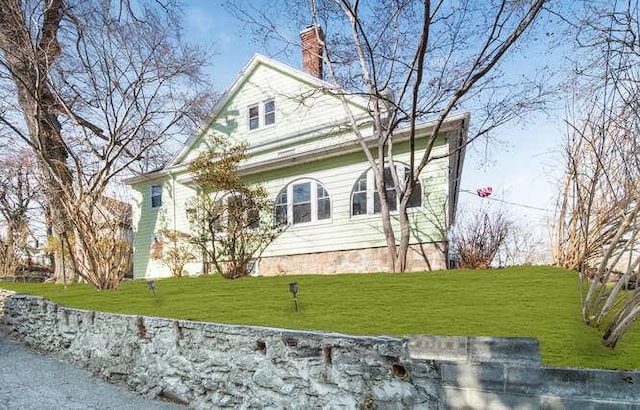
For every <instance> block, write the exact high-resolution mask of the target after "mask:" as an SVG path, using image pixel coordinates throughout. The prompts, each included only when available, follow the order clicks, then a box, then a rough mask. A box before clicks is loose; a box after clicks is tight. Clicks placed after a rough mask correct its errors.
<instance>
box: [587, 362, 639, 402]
mask: <svg viewBox="0 0 640 410" xmlns="http://www.w3.org/2000/svg"><path fill="white" fill-rule="evenodd" d="M588 372H589V382H588V384H589V397H593V398H596V399H603V398H606V399H608V400H621V401H628V402H631V403H640V372H637V371H636V372H623V371H613V370H596V369H592V370H589V371H588Z"/></svg>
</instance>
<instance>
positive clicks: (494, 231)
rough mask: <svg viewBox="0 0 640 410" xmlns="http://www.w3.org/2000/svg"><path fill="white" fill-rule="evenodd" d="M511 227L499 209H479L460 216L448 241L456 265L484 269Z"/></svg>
mask: <svg viewBox="0 0 640 410" xmlns="http://www.w3.org/2000/svg"><path fill="white" fill-rule="evenodd" d="M512 230H513V222H512V221H511V220H510V219H509V218H508V217H507V215H506V214H505V213H504V212H503V211H502V210H501V209H497V210H492V209H490V208H481V209H479V210H478V211H477V212H474V213H473V215H469V214H467V215H463V217H462V218H460V219H459V221H458V223H457V225H456V227H455V229H454V232H453V235H452V240H451V242H452V245H451V252H452V254H453V255H454V257H455V259H456V261H457V265H458V266H457V267H459V268H463V269H487V268H488V267H489V266H490V265H491V263H492V262H493V259H494V258H495V256H496V254H497V253H498V250H499V249H500V247H502V246H503V245H504V242H505V240H506V239H507V236H508V235H509V234H510V233H511V232H512Z"/></svg>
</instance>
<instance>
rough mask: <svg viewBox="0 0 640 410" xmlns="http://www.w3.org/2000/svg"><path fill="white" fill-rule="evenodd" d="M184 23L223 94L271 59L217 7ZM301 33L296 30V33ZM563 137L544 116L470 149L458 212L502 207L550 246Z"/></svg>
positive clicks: (296, 61)
mask: <svg viewBox="0 0 640 410" xmlns="http://www.w3.org/2000/svg"><path fill="white" fill-rule="evenodd" d="M184 19H185V20H184V21H185V24H184V28H185V34H186V36H187V38H188V39H189V40H191V41H194V42H198V43H200V44H204V45H206V46H209V47H210V48H211V51H212V52H213V53H214V56H213V59H212V63H211V67H209V69H208V73H209V74H210V76H211V79H212V81H213V83H214V84H215V86H216V88H217V90H218V91H220V92H222V91H224V90H225V89H226V88H227V87H228V86H229V85H230V84H231V82H232V81H233V80H234V79H235V78H236V76H237V75H238V73H239V72H240V71H241V70H242V68H243V67H244V66H245V65H246V64H247V62H248V61H249V59H250V58H251V56H252V55H253V54H254V53H256V52H259V53H262V54H266V55H270V50H266V49H265V47H264V46H263V45H262V44H258V43H256V42H254V41H252V36H251V33H250V32H248V31H247V29H246V27H244V26H243V24H242V23H240V22H238V21H237V20H235V18H234V17H233V16H231V15H229V14H228V13H227V12H226V10H224V8H222V7H221V6H220V3H218V2H212V1H205V0H198V1H189V2H188V3H187V5H186V7H185V8H184ZM297 31H299V30H296V28H295V27H294V28H292V32H295V33H297ZM528 53H529V55H528V61H537V62H540V61H546V60H549V59H551V58H552V57H550V55H549V53H548V51H547V50H545V47H544V46H541V47H540V48H539V49H537V48H533V49H530V50H528ZM273 57H274V58H276V59H278V60H280V61H282V62H284V63H287V64H289V65H291V66H293V67H299V66H300V57H299V56H298V55H297V53H296V52H295V51H294V52H293V53H292V54H291V55H289V56H285V55H279V56H273ZM553 58H556V57H553ZM549 63H551V61H549ZM529 66H530V64H528V63H527V61H521V62H520V63H514V64H513V65H511V66H510V67H509V75H514V76H517V75H524V74H525V73H526V70H527V69H528V68H530V67H529ZM520 72H522V74H521V73H520ZM472 121H473V113H472ZM562 133H563V130H562V127H561V125H560V120H559V119H558V120H554V119H553V118H551V119H550V118H549V117H547V116H546V115H540V116H537V117H536V118H532V119H530V120H528V121H527V122H526V123H522V124H518V123H512V124H510V125H507V126H505V127H503V128H501V129H500V130H499V131H498V132H497V133H496V137H497V139H498V140H500V141H501V142H500V143H492V144H491V145H487V144H485V143H484V142H481V141H480V142H479V143H477V144H476V145H475V146H472V147H470V148H469V149H468V150H467V155H466V161H465V167H464V172H463V177H462V192H461V193H460V206H459V210H460V211H461V212H465V211H472V210H474V209H477V208H478V207H481V206H491V207H499V206H502V207H503V208H504V209H505V210H506V211H507V212H508V213H509V214H510V215H512V216H513V217H514V218H515V219H517V220H518V221H519V222H520V223H521V224H522V225H524V226H525V227H526V228H527V229H530V230H531V231H533V232H535V234H536V235H537V236H538V237H539V238H540V239H542V240H545V241H546V240H547V228H546V226H547V222H548V220H549V218H550V217H551V216H552V215H553V213H552V212H545V211H544V210H545V209H547V210H552V209H553V204H554V202H555V201H554V198H555V192H556V186H557V183H556V181H557V180H558V178H560V176H561V173H560V169H561V163H560V154H559V151H560V143H561V140H562ZM486 186H491V187H493V194H492V195H491V197H489V198H486V199H482V198H480V197H478V196H477V195H475V190H476V189H477V188H479V187H486Z"/></svg>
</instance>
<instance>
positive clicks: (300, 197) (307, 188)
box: [293, 182, 311, 224]
mask: <svg viewBox="0 0 640 410" xmlns="http://www.w3.org/2000/svg"><path fill="white" fill-rule="evenodd" d="M301 222H311V182H306V183H304V184H294V185H293V223H294V224H297V223H301Z"/></svg>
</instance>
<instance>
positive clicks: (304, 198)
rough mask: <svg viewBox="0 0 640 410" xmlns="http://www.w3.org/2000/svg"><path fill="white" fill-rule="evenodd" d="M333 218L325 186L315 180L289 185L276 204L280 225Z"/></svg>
mask: <svg viewBox="0 0 640 410" xmlns="http://www.w3.org/2000/svg"><path fill="white" fill-rule="evenodd" d="M330 218H331V199H330V198H329V193H328V192H327V190H326V189H325V188H324V186H323V185H322V184H321V183H319V182H318V181H315V180H300V181H296V182H294V183H291V184H289V185H287V186H286V187H285V188H284V189H283V190H282V191H281V192H280V194H278V196H277V198H276V202H275V220H276V223H278V224H293V225H296V224H300V223H305V222H317V221H322V220H327V219H330Z"/></svg>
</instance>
